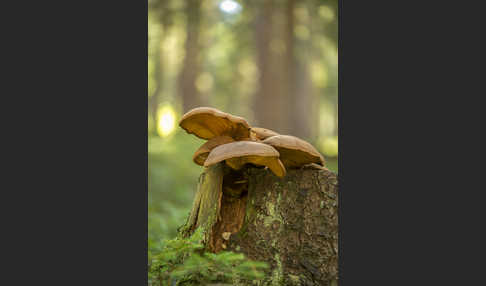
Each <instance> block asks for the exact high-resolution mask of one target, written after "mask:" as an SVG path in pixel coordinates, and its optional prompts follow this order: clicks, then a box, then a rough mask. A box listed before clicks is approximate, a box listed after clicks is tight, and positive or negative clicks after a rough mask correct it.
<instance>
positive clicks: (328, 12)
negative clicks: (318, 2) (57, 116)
mask: <svg viewBox="0 0 486 286" xmlns="http://www.w3.org/2000/svg"><path fill="white" fill-rule="evenodd" d="M319 16H321V18H322V19H324V20H325V21H327V22H331V21H332V20H334V11H333V10H332V9H331V8H329V7H328V6H325V5H322V6H320V7H319Z"/></svg>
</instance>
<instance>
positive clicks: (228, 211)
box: [181, 163, 338, 285]
mask: <svg viewBox="0 0 486 286" xmlns="http://www.w3.org/2000/svg"><path fill="white" fill-rule="evenodd" d="M238 188H239V191H237V192H235V191H234V190H235V189H238ZM337 208H338V184H337V177H336V175H335V174H334V173H332V172H331V171H329V170H327V169H325V168H320V169H319V168H303V169H295V170H287V175H286V176H285V177H284V178H279V177H277V176H275V175H274V174H273V173H271V172H270V171H269V170H268V169H262V168H256V167H248V168H245V169H244V170H243V171H240V172H235V171H232V170H230V169H229V168H228V167H226V166H225V165H224V163H220V164H216V165H213V166H210V167H208V168H206V169H205V171H204V172H203V174H201V177H200V180H199V185H198V191H197V193H196V197H195V200H194V204H193V209H192V210H191V213H190V215H189V218H188V220H187V222H186V224H185V225H184V226H183V227H182V228H181V234H182V235H183V236H188V235H190V234H191V233H192V232H193V231H194V230H195V229H196V228H197V227H202V228H203V231H204V233H205V239H204V244H205V245H206V247H207V249H208V250H209V251H212V252H219V251H225V250H231V251H234V252H242V253H244V254H245V255H246V256H247V257H248V258H250V259H252V260H258V261H265V262H267V263H268V264H269V265H270V268H269V269H268V275H267V278H266V279H265V280H264V281H263V285H337V277H338V270H337V269H338V262H337V259H338V216H337V215H338V212H337Z"/></svg>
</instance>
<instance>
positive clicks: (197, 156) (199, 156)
mask: <svg viewBox="0 0 486 286" xmlns="http://www.w3.org/2000/svg"><path fill="white" fill-rule="evenodd" d="M234 141H235V140H234V139H233V138H231V137H229V136H217V137H214V138H212V139H209V140H208V141H207V142H206V143H204V144H203V145H202V146H201V147H199V149H197V151H196V152H195V153H194V156H192V160H193V161H194V163H196V164H198V165H201V166H204V161H206V158H207V157H208V155H209V152H211V150H213V149H214V148H215V147H217V146H219V145H222V144H226V143H231V142H234Z"/></svg>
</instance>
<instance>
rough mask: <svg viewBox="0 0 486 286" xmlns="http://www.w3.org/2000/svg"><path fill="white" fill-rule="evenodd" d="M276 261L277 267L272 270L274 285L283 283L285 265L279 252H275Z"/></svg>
mask: <svg viewBox="0 0 486 286" xmlns="http://www.w3.org/2000/svg"><path fill="white" fill-rule="evenodd" d="M275 262H276V263H277V267H275V269H274V270H273V272H272V285H283V267H282V261H280V255H279V254H278V253H276V254H275Z"/></svg>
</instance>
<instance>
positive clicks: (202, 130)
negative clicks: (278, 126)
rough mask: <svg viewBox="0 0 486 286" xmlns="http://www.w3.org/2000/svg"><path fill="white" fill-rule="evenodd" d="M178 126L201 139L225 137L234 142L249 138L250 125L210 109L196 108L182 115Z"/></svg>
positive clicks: (232, 116) (239, 118)
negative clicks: (234, 140)
mask: <svg viewBox="0 0 486 286" xmlns="http://www.w3.org/2000/svg"><path fill="white" fill-rule="evenodd" d="M179 126H180V127H182V128H183V129H184V130H186V132H187V133H189V134H194V135H196V136H197V137H199V138H201V139H211V138H214V137H217V136H222V135H227V136H230V137H232V138H234V139H236V140H242V139H245V138H249V137H250V130H249V129H250V125H249V124H248V122H246V120H245V119H244V118H242V117H239V116H234V115H231V114H229V113H225V112H222V111H220V110H218V109H216V108H212V107H196V108H194V109H192V110H190V111H188V112H187V113H186V114H184V115H183V116H182V118H181V121H180V122H179Z"/></svg>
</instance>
